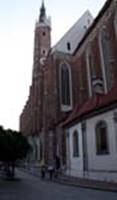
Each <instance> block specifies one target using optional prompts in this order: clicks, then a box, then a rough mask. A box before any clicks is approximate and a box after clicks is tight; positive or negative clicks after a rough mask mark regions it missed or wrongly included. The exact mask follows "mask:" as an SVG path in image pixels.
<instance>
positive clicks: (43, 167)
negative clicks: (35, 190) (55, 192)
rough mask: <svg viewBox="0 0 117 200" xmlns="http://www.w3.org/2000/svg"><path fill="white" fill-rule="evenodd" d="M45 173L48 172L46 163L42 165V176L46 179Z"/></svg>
mask: <svg viewBox="0 0 117 200" xmlns="http://www.w3.org/2000/svg"><path fill="white" fill-rule="evenodd" d="M45 173H46V167H45V165H42V166H41V178H42V179H44V178H45Z"/></svg>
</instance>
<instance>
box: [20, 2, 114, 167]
mask: <svg viewBox="0 0 117 200" xmlns="http://www.w3.org/2000/svg"><path fill="white" fill-rule="evenodd" d="M74 40H75V41H74ZM116 79H117V1H116V0H107V1H106V3H105V5H104V6H103V8H102V10H101V11H100V12H99V14H98V16H97V17H96V18H95V19H94V20H93V19H92V16H91V15H90V13H89V12H86V13H85V14H84V15H83V16H82V17H81V19H80V20H78V22H77V23H76V24H75V25H74V26H73V27H72V28H71V29H70V31H68V33H66V34H65V36H64V37H63V38H62V39H61V40H60V41H59V42H58V43H57V44H56V45H55V46H54V47H51V22H50V19H48V18H47V16H46V10H45V6H44V3H42V7H41V9H40V16H39V19H38V21H37V23H36V26H35V39H34V60H33V72H32V84H31V86H30V90H29V96H28V99H27V102H26V104H25V106H24V109H23V111H22V113H21V115H20V130H21V132H22V133H23V134H24V135H26V136H27V137H28V138H29V141H30V143H31V145H32V146H33V153H32V155H31V159H32V162H33V163H34V162H35V163H36V162H38V163H41V162H44V163H46V164H49V163H51V164H55V162H56V160H57V159H58V160H59V161H60V165H61V166H63V165H64V166H65V165H66V157H67V155H66V132H65V131H64V130H63V128H62V123H63V122H64V121H66V119H67V118H68V116H69V115H72V112H73V111H74V109H75V108H76V106H77V105H78V106H79V107H81V106H82V105H83V104H84V103H85V102H86V101H87V100H88V99H89V98H90V97H92V96H93V97H95V96H97V94H98V95H103V94H107V93H108V92H109V91H110V90H111V89H112V87H113V85H114V84H115V83H116V81H117V80H116Z"/></svg>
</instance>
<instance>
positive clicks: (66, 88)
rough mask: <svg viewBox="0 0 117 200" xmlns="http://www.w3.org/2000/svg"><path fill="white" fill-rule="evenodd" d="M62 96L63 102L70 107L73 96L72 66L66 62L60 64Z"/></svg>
mask: <svg viewBox="0 0 117 200" xmlns="http://www.w3.org/2000/svg"><path fill="white" fill-rule="evenodd" d="M60 96H61V97H60V98H61V104H62V105H63V106H67V107H66V111H67V108H69V107H70V106H71V104H72V98H71V70H70V66H69V65H68V64H66V63H63V64H61V66H60Z"/></svg>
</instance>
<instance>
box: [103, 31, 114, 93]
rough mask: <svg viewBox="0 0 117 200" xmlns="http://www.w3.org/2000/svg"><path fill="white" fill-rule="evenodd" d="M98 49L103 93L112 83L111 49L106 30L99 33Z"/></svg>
mask: <svg viewBox="0 0 117 200" xmlns="http://www.w3.org/2000/svg"><path fill="white" fill-rule="evenodd" d="M100 47H101V49H100V50H101V52H100V53H101V62H102V74H103V79H104V83H105V91H106V92H107V91H108V90H110V89H111V87H112V81H113V72H112V63H111V59H112V48H111V43H110V38H109V34H108V32H107V30H105V29H103V30H102V31H101V33H100Z"/></svg>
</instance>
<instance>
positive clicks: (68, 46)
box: [67, 42, 71, 51]
mask: <svg viewBox="0 0 117 200" xmlns="http://www.w3.org/2000/svg"><path fill="white" fill-rule="evenodd" d="M67 50H68V51H70V50H71V44H70V42H68V43H67Z"/></svg>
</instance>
